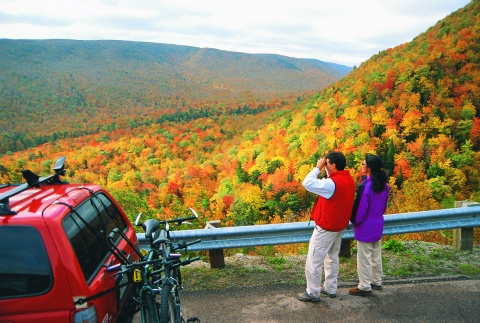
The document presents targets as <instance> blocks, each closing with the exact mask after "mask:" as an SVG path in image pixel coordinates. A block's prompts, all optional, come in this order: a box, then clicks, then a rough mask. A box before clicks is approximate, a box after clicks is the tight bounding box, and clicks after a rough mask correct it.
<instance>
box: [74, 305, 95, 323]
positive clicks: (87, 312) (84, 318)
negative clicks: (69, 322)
mask: <svg viewBox="0 0 480 323" xmlns="http://www.w3.org/2000/svg"><path fill="white" fill-rule="evenodd" d="M73 322H74V323H96V322H98V318H97V310H96V309H95V306H93V305H90V306H89V307H87V308H82V309H79V310H77V311H75V313H74V314H73Z"/></svg>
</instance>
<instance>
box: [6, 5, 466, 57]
mask: <svg viewBox="0 0 480 323" xmlns="http://www.w3.org/2000/svg"><path fill="white" fill-rule="evenodd" d="M468 3H469V1H468V0H457V1H451V0H422V1H418V0H397V1H385V0H362V1H358V0H335V1H326V0H318V1H312V0H296V1H291V0H288V1H287V0H275V1H274V0H243V1H224V0H202V1H199V0H176V1H171V0H145V1H138V0H82V1H76V2H72V1H64V0H43V1H31V0H0V8H1V9H0V10H1V11H0V38H12V39H17V38H29V39H49V38H62V39H69V38H70V39H85V40H89V39H120V40H131V41H149V42H157V43H169V44H178V45H189V46H196V47H210V48H218V49H222V50H229V51H238V52H247V53H271V54H279V55H287V56H292V57H299V58H315V59H319V60H323V61H327V62H335V63H340V64H345V65H349V66H353V65H359V64H360V63H361V62H362V61H364V60H366V59H368V58H369V57H370V56H372V55H374V54H376V53H378V52H379V51H381V50H384V49H387V48H390V47H394V46H396V45H400V44H403V43H405V42H407V41H410V40H412V39H413V38H414V37H415V36H417V35H418V34H420V33H422V32H423V31H425V30H426V29H428V27H430V26H433V25H434V24H435V23H436V22H437V21H438V20H441V19H443V18H444V17H445V16H447V15H448V14H450V13H451V12H453V11H455V10H457V9H459V8H461V7H463V6H465V5H466V4H468Z"/></svg>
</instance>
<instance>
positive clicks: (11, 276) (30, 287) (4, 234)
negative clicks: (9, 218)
mask: <svg viewBox="0 0 480 323" xmlns="http://www.w3.org/2000/svg"><path fill="white" fill-rule="evenodd" d="M0 246H2V247H1V248H0V259H1V260H0V298H11V297H22V296H32V295H38V294H43V293H46V292H47V291H48V290H50V287H51V285H52V282H53V275H52V268H51V266H50V261H49V258H48V255H47V250H46V248H45V245H44V243H43V239H42V237H41V235H40V232H38V230H37V229H35V228H33V227H28V226H2V227H0ZM7 246H8V247H7Z"/></svg>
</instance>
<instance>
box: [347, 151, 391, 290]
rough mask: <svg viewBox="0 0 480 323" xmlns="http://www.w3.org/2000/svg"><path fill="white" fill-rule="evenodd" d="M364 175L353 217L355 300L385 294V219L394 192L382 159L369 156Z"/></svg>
mask: <svg viewBox="0 0 480 323" xmlns="http://www.w3.org/2000/svg"><path fill="white" fill-rule="evenodd" d="M362 174H364V175H366V176H367V178H366V179H365V180H364V181H363V182H362V184H361V185H360V186H359V187H358V189H357V195H356V197H355V202H354V208H353V216H352V224H353V230H354V233H355V240H357V271H358V279H359V284H358V287H355V288H351V289H350V290H349V294H350V295H355V296H367V295H371V294H372V289H376V290H382V275H383V271H382V247H381V240H382V236H383V223H384V220H383V215H384V214H385V211H386V210H387V201H388V194H389V192H390V187H389V186H388V183H387V182H388V176H387V173H386V172H385V170H383V169H382V160H381V159H380V157H378V156H375V155H370V154H367V155H366V156H365V160H364V161H363V162H362Z"/></svg>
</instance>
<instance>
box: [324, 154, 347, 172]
mask: <svg viewBox="0 0 480 323" xmlns="http://www.w3.org/2000/svg"><path fill="white" fill-rule="evenodd" d="M325 159H328V161H329V162H330V164H335V166H336V167H337V170H344V169H345V166H347V159H346V158H345V155H344V154H342V153H341V152H339V151H331V152H329V153H328V154H327V156H325Z"/></svg>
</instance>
